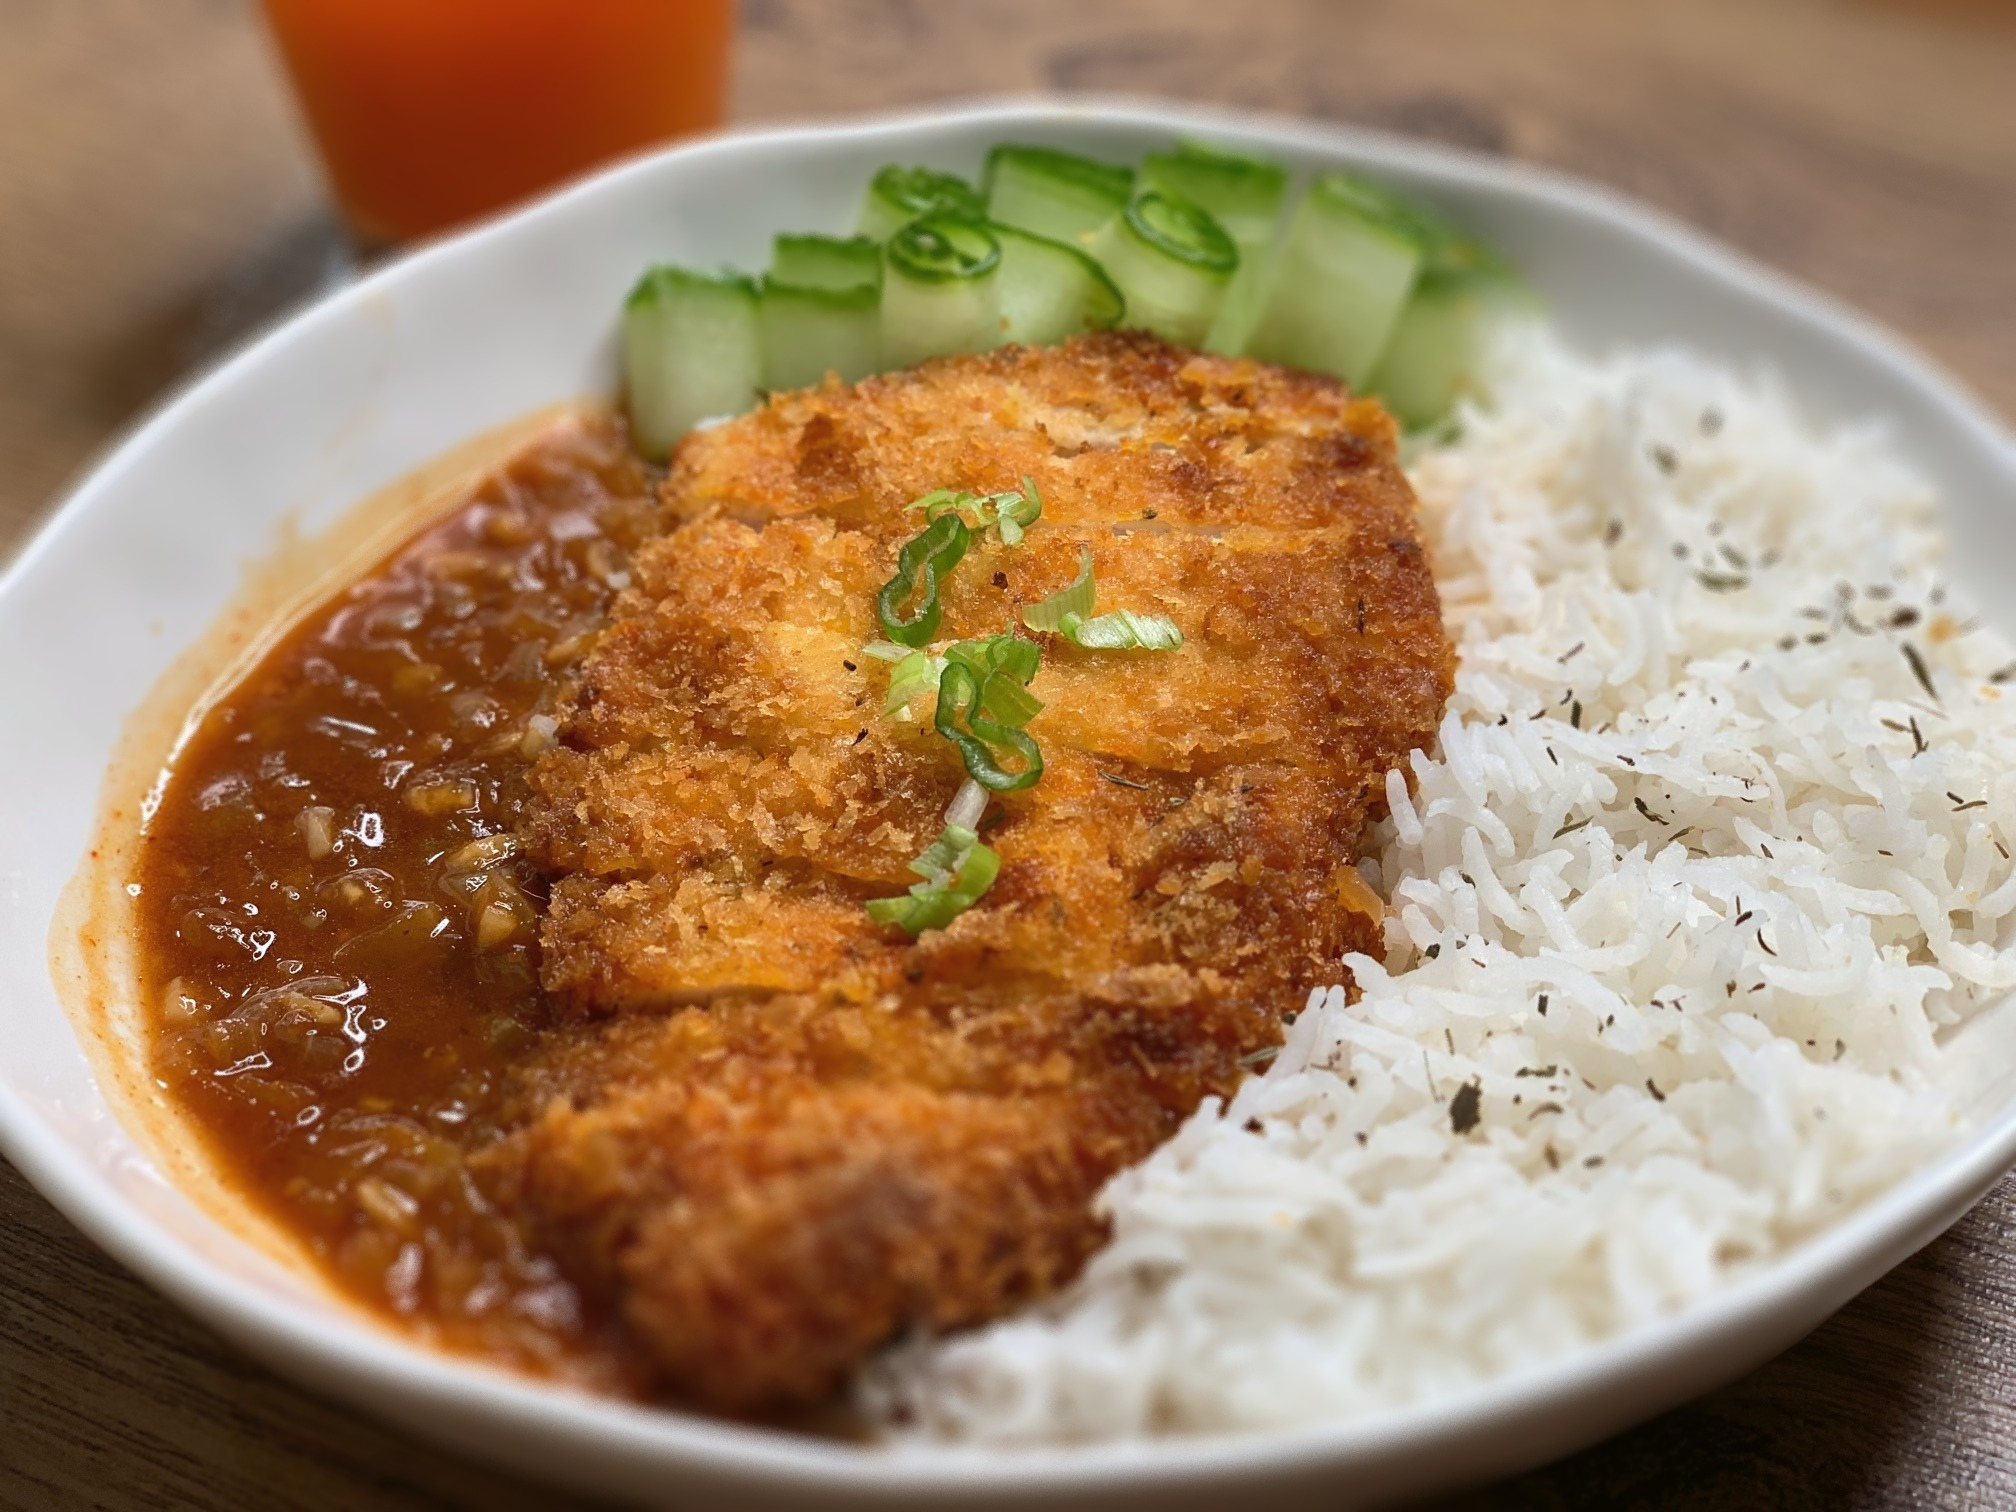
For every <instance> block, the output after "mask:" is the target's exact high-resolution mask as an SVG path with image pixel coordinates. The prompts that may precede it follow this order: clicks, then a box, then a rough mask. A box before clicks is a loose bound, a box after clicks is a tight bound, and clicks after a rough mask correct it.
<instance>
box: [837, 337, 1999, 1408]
mask: <svg viewBox="0 0 2016 1512" xmlns="http://www.w3.org/2000/svg"><path fill="white" fill-rule="evenodd" d="M1494 366H1495V370H1494V375H1493V380H1492V383H1491V389H1492V391H1493V393H1494V394H1495V395H1496V398H1495V400H1494V401H1493V402H1492V403H1491V404H1490V405H1489V406H1488V407H1486V408H1483V409H1481V410H1479V411H1478V412H1476V413H1473V414H1470V415H1469V416H1467V418H1466V422H1465V425H1464V430H1463V439H1462V440H1461V442H1460V443H1459V444H1456V445H1453V446H1449V447H1446V448H1444V449H1442V450H1440V451H1436V452H1431V453H1429V454H1428V455H1426V456H1424V457H1423V458H1422V459H1421V460H1420V462H1419V464H1418V466H1417V467H1416V468H1415V470H1414V480H1415V485H1416V487H1417V489H1418V490H1419V492H1420V495H1421V499H1422V505H1423V509H1424V512H1425V520H1426V528H1427V531H1428V534H1429V538H1430V540H1431V541H1432V543H1433V550H1434V555H1435V561H1436V567H1437V575H1438V578H1439V580H1440V583H1441V587H1442V595H1443V602H1444V605H1445V607H1446V611H1447V616H1448V623H1449V627H1450V631H1451V634H1452V636H1453V637H1454V638H1455V640H1456V642H1457V644H1458V646H1459V648H1460V652H1461V658H1462V660H1461V670H1460V672H1459V675H1458V678H1457V690H1456V696H1455V698H1454V699H1453V700H1452V701H1451V703H1450V705H1449V710H1448V716H1447V719H1446V720H1445V722H1444V724H1443V726H1442V730H1441V740H1440V751H1439V753H1438V754H1437V755H1435V756H1433V757H1430V756H1427V755H1423V754H1421V753H1418V752H1417V753H1416V754H1415V756H1414V758H1413V776H1414V782H1415V792H1414V793H1413V795H1412V796H1411V797H1410V796H1409V793H1408V787H1407V784H1406V782H1405V781H1404V780H1403V779H1402V777H1401V776H1400V774H1398V773H1394V774H1392V775H1391V776H1390V777H1389V779H1388V783H1387V791H1388V793H1389V795H1390V797H1391V801H1392V805H1393V818H1392V820H1391V821H1390V822H1389V823H1387V824H1385V825H1383V826H1381V828H1380V831H1379V832H1378V834H1377V836H1376V837H1375V840H1374V843H1373V845H1372V848H1371V849H1372V854H1373V855H1374V856H1376V857H1377V860H1376V863H1369V862H1368V863H1367V866H1366V871H1367V875H1368V877H1369V878H1370V879H1371V880H1372V881H1374V882H1375V884H1378V885H1379V886H1380V889H1381V891H1382V892H1383V893H1384V894H1385V895H1386V896H1387V897H1388V898H1389V899H1390V912H1389V914H1388V916H1387V921H1386V939H1387V945H1386V960H1385V963H1384V965H1383V966H1382V965H1381V964H1379V963H1376V962H1374V961H1371V960H1369V959H1366V958H1364V957H1351V958H1349V959H1347V960H1346V961H1345V962H1344V964H1345V965H1346V966H1348V968H1349V969H1350V971H1351V973H1352V975H1353V977H1354V978H1355V979H1356V981H1357V983H1358V985H1359V986H1360V988H1362V990H1363V998H1362V1000H1361V1001H1359V1002H1357V1003H1355V1004H1353V1003H1347V1001H1346V995H1345V992H1344V990H1343V989H1342V988H1341V987H1332V988H1330V989H1328V990H1327V991H1318V992H1316V993H1314V994H1312V996H1311V998H1310V1002H1309V1006H1308V1008H1307V1009H1306V1010H1305V1011H1304V1012H1303V1013H1302V1015H1301V1017H1300V1018H1299V1019H1298V1021H1297V1022H1296V1023H1295V1025H1294V1028H1293V1030H1292V1032H1291V1034H1290V1036H1289V1040H1288V1044H1287V1046H1286V1048H1285V1050H1284V1051H1283V1052H1282V1054H1281V1055H1280V1057H1279V1058H1278V1059H1277V1060H1276V1061H1275V1062H1274V1064H1273V1065H1272V1067H1271V1068H1270V1069H1269V1070H1268V1071H1267V1072H1266V1074H1265V1075H1258V1076H1255V1077H1254V1078H1252V1079H1251V1080H1249V1081H1248V1082H1247V1083H1246V1084H1245V1085H1244V1086H1243V1087H1242V1088H1241V1089H1240V1091H1239V1092H1238V1094H1237V1096H1236V1097H1235V1098H1234V1099H1233V1100H1232V1103H1231V1105H1230V1106H1229V1107H1220V1106H1219V1105H1218V1104H1217V1103H1216V1101H1215V1100H1213V1101H1212V1102H1211V1103H1209V1104H1207V1105H1206V1106H1205V1107H1204V1108H1202V1109H1201V1110H1199V1112H1198V1113H1197V1114H1196V1115H1195V1116H1194V1117H1193V1118H1191V1119H1190V1121H1189V1122H1188V1124H1187V1125H1186V1126H1185V1127H1184V1128H1183V1130H1182V1131H1181V1132H1180V1133H1179V1134H1178V1135H1177V1137H1176V1138H1175V1139H1174V1140H1173V1141H1171V1142H1170V1143H1169V1144H1168V1145H1166V1146H1165V1147H1164V1148H1162V1149H1161V1150H1159V1151H1157V1152H1156V1153H1155V1154H1154V1155H1153V1156H1152V1157H1150V1158H1149V1159H1148V1160H1146V1161H1144V1162H1143V1163H1142V1164H1140V1165H1139V1166H1137V1167H1135V1168H1134V1169H1132V1170H1129V1171H1127V1172H1125V1173H1123V1174H1122V1175H1120V1176H1119V1177H1118V1178H1116V1179H1115V1180H1114V1181H1113V1182H1112V1183H1111V1185H1110V1186H1109V1187H1108V1188H1107V1190H1106V1192H1105V1194H1104V1197H1103V1199H1102V1201H1103V1204H1104V1206H1105V1209H1106V1210H1107V1211H1108V1212H1110V1214H1111V1215H1112V1219H1113V1226H1114V1237H1113V1242H1112V1244H1111V1245H1110V1246H1109V1247H1108V1248H1107V1249H1106V1250H1105V1251H1104V1252H1103V1253H1101V1254H1100V1255H1099V1256H1098V1257H1097V1258H1096V1259H1095V1260H1094V1261H1093V1262H1092V1264H1091V1265H1090V1266H1089V1267H1088V1269H1087V1270H1086V1272H1085V1274H1084V1276H1083V1277H1082V1278H1081V1279H1080V1280H1079V1281H1078V1283H1077V1284H1076V1285H1074V1286H1073V1287H1071V1288H1070V1289H1069V1291H1068V1292H1066V1293H1065V1294H1064V1295H1062V1296H1061V1297H1059V1298H1057V1299H1056V1300H1054V1301H1053V1302H1051V1303H1050V1304H1048V1305H1045V1306H1042V1307H1040V1308H1037V1309H1034V1310H1031V1311H1029V1312H1027V1313H1025V1314H1023V1315H1020V1316H1017V1317H1013V1318H1010V1319H1007V1320H1005V1321H1003V1322H1000V1323H997V1324H994V1325H993V1326H991V1327H987V1328H984V1329H980V1330H978V1331H976V1332H973V1333H969V1334H965V1335H960V1336H957V1337H954V1338H950V1339H943V1340H918V1341H913V1342H911V1343H909V1344H907V1345H905V1346H903V1347H901V1348H899V1349H897V1350H896V1351H894V1352H892V1353H891V1354H890V1355H889V1356H888V1357H887V1358H886V1359H885V1360H884V1361H882V1362H881V1363H880V1364H879V1365H878V1366H877V1367H876V1368H875V1369H874V1370H873V1371H872V1372H871V1373H870V1375H869V1376H868V1378H867V1379H866V1380H865V1381H864V1383H863V1386H862V1391H861V1397H862V1400H863V1402H864V1404H865V1405H866V1406H867V1408H868V1409H869V1410H870V1411H871V1412H872V1413H873V1414H874V1415H875V1416H876V1417H877V1418H879V1420H880V1421H881V1422H883V1423H884V1424H885V1425H886V1426H887V1428H888V1431H889V1433H890V1434H891V1435H892V1436H893V1437H894V1438H896V1439H898V1440H903V1439H909V1440H913V1441H915V1440H964V1441H973V1442H991V1443H1046V1442H1071V1441H1089V1440H1115V1439H1127V1438H1136V1437H1141V1436H1146V1435H1154V1434H1167V1433H1200V1432H1224V1431H1236V1430H1241V1429H1251V1428H1257V1427H1262V1426H1265V1427H1280V1426H1284V1425H1292V1424H1296V1423H1304V1422H1309V1421H1312V1420H1334V1419H1338V1418H1341V1417H1347V1416H1350V1415H1352V1414H1357V1413H1363V1412H1366V1411H1369V1410H1372V1409H1377V1408H1386V1407H1392V1406H1397V1405H1401V1404H1405V1403H1408V1402H1414V1401H1419V1400H1421V1399H1423V1398H1426V1397H1430V1396H1433V1395H1436V1394H1438V1393H1446V1392H1448V1391H1450V1390H1452V1389H1456V1388H1460V1387H1463V1386H1466V1385H1470V1384H1473V1383H1477V1382H1480V1381H1483V1380H1486V1379H1488V1378H1490V1377H1493V1376H1498V1375H1502V1374H1504V1373H1506V1372H1508V1371H1511V1370H1513V1369H1516V1368H1519V1367H1523V1366H1527V1365H1530V1364H1532V1363H1533V1362H1536V1361H1539V1360H1542V1359H1545V1358H1547V1357H1550V1356H1556V1355H1559V1354H1562V1353H1564V1352H1566V1351H1570V1350H1574V1349H1576V1348H1579V1347H1582V1346H1585V1345H1587V1344H1588V1343H1590V1342H1591V1341H1594V1340H1597V1339H1600V1338H1603V1337H1605V1336H1607V1335H1611V1334H1615V1333H1617V1332H1619V1331H1620V1330H1625V1329H1629V1328H1632V1327H1634V1326H1636V1325H1640V1324H1643V1323H1645V1322H1647V1321H1649V1320H1652V1319H1654V1318H1657V1317H1659V1316H1661V1315H1663V1314H1668V1313H1671V1312H1673V1311H1674V1310H1675V1309H1677V1308H1681V1307H1684V1306H1685V1305H1686V1304H1687V1303H1689V1302H1690V1301H1692V1300H1694V1299H1696V1298H1698V1297H1700V1296H1702V1295H1703V1294H1704V1293H1706V1292H1709V1291H1711V1290H1713V1289H1715V1288H1716V1287H1719V1286H1722V1285H1724V1284H1726V1283H1727V1282H1728V1281H1729V1280H1730V1279H1731V1278H1732V1277H1734V1276H1737V1275H1739V1274H1741V1273H1743V1272H1744V1271H1746V1270H1750V1269H1753V1268H1755V1267H1757V1266H1758V1265H1760V1264H1762V1263H1764V1262H1766V1261H1767V1260H1768V1259H1769V1258H1770V1257H1772V1256H1773V1255H1776V1254H1778V1253H1780V1252H1781V1251H1783V1250H1784V1249H1785V1248H1786V1247H1787V1246H1789V1245H1792V1244H1794V1243H1796V1242H1798V1241H1799V1240H1800V1239H1801V1238H1803V1237H1805V1236H1807V1235H1810V1234H1812V1233H1813V1232H1814V1231H1815V1230H1817V1229H1819V1228H1822V1227H1824V1226H1825V1225H1827V1224H1829V1223H1831V1222H1833V1221H1835V1220H1836V1219H1838V1218H1839V1217H1840V1216H1841V1215H1842V1214H1844V1213H1846V1212H1847V1211H1849V1210H1850V1209H1852V1208H1854V1207H1855V1206H1856V1205H1857V1204H1859V1203H1863V1202H1866V1201H1867V1200H1868V1199H1869V1198H1870V1197H1871V1196H1872V1195H1873V1194H1875V1193H1878V1192H1880V1191H1882V1190H1883V1189H1884V1188H1885V1187H1886V1186H1888V1185H1889V1184H1891V1183H1892V1182H1895V1181H1896V1180H1897V1179H1898V1178H1899V1177H1901V1176H1903V1175H1905V1174H1906V1173H1907V1172H1909V1171H1911V1170H1912V1169H1913V1168H1915V1167H1917V1166H1919V1165H1920V1164H1922V1163H1923V1162H1924V1161H1925V1160H1926V1159H1927V1158H1928V1157H1930V1156H1931V1155H1932V1154H1934V1153H1935V1152H1936V1151H1938V1150H1939V1149H1940V1148H1942V1147H1943V1146H1945V1145H1947V1144H1949V1143H1950V1142H1952V1141H1953V1139H1954V1138H1955V1136H1956V1135H1957V1134H1958V1133H1959V1132H1960V1131H1961V1130H1962V1128H1963V1127H1964V1119H1963V1117H1962V1115H1961V1113H1960V1111H1959V1109H1958V1108H1957V1107H1956V1106H1955V1105H1954V1104H1953V1102H1952V1101H1951V1100H1950V1099H1949V1098H1948V1097H1947V1096H1946V1095H1945V1094H1944V1093H1943V1092H1942V1091H1941V1090H1940V1085H1939V1082H1938V1080H1937V1079H1936V1077H1935V1075H1934V1071H1935V1057H1936V1053H1937V1044H1936V1040H1937V1037H1938V1036H1940V1035H1941V1033H1942V1032H1943V1031H1945V1030H1946V1029H1948V1028H1949V1027H1950V1026H1952V1025H1954V1024H1956V1023H1958V1022H1959V1021H1961V1020H1962V1019H1964V1018H1966V1017H1967V1016H1968V1015H1969V1014H1970V1013H1972V1012H1974V1011H1975V1010H1976V1009H1978V1008H1979V1007H1980V1006H1981V1005H1982V1004H1984V1003H1985V1002H1987V1001H1989V1000H1990V999H1992V998H1993V997H1995V996H1996V995H1999V994H2000V993H2002V992H2003V991H2004V990H2006V989H2008V988H2009V987H2011V986H2012V985H2016V952H2012V951H2011V950H2010V949H2009V948H2008V946H2007V943H2006V942H2007V938H2008V937H2009V935H2010V934H2011V932H2012V931H2011V926H2016V866H2012V864H2011V861H2010V859H2009V853H2010V852H2011V851H2016V696H2012V697H2009V698H2005V697H2003V696H2002V693H2001V689H2000V688H1999V687H1997V686H1996V685H1995V684H1994V683H1993V682H1992V681H1991V674H1993V673H1995V672H1996V671H1997V670H1998V669H1999V668H2001V667H2002V666H2003V664H2004V663H2005V662H2007V661H2008V660H2009V659H2010V655H2011V653H2010V648H2009V646H2008V645H2007V644H2006V643H2005V642H2003V641H2002V640H2001V639H2000V638H1999V637H1997V636H1996V635H1994V634H1993V633H1990V632H1988V631H1984V630H1980V629H1976V628H1972V627H1971V626H1970V624H1969V623H1967V622H1966V621H1965V618H1964V616H1965V614H1966V611H1965V610H1964V609H1963V608H1961V607H1959V606H1957V605H1956V604H1955V603H1954V602H1953V601H1952V600H1951V599H1950V598H1948V597H1947V596H1946V595H1945V594H1943V593H1942V591H1941V589H1940V588H1939V587H1938V586H1937V584H1936V581H1935V579H1934V576H1933V570H1934V567H1935V565H1936V562H1937V559H1938V556H1939V553H1940V537H1939V533H1938V528H1937V521H1936V518H1935V512H1934V500H1933V498H1932V496H1931V493H1930V491H1929V490H1928V488H1927V487H1926V486H1925V485H1924V483H1922V482H1921V481H1920V480H1919V479H1918V478H1916V477H1914V476H1913V474H1912V473H1911V471H1910V470H1909V469H1908V468H1907V467H1906V466H1905V465H1903V463H1901V462H1900V461H1899V460H1898V458H1897V457H1896V456H1895V455H1894V454H1893V453H1892V451H1891V450H1890V449H1889V448H1888V447H1887V446H1886V444H1885V442H1884V439H1883V437H1882V436H1881V435H1880V434H1878V433H1876V432H1874V431H1872V430H1869V429H1859V430H1858V429H1849V430H1834V431H1823V430H1820V429H1817V428H1815V427H1814V426H1813V425H1812V424H1810V423H1809V422H1808V421H1807V420H1806V419H1805V418H1803V417H1802V416H1801V415H1800V414H1799V412H1798V411H1797V409H1796V408H1795V406H1794V405H1793V403H1792V401H1791V400H1790V398H1789V397H1788V396H1787V395H1785V394H1784V393H1783V392H1781V391H1780V390H1779V389H1778V388H1777V387H1776V386H1775V385H1774V384H1772V383H1770V382H1768V381H1751V380H1746V379H1743V378H1740V377H1738V376H1736V375H1732V374H1730V373H1728V372H1725V371H1721V370H1718V369H1716V368H1713V367H1710V366H1708V365H1706V364H1705V363H1703V362H1701V361H1699V360H1697V359H1694V358H1691V357H1689V356H1687V355H1685V354H1683V353H1679V352H1672V351H1660V352H1652V353H1644V354H1637V355H1630V356H1625V357H1620V358H1617V359H1614V360H1608V361H1600V362H1599V361H1591V360H1588V359H1586V358H1583V357H1580V356H1577V355H1574V354H1571V353H1570V352H1569V351H1567V350H1565V349H1564V348H1563V347H1562V346H1561V345H1560V344H1559V343H1558V342H1557V341H1556V340H1554V339H1553V338H1551V337H1549V336H1547V335H1546V334H1545V333H1543V332H1537V331H1536V332H1530V333H1526V334H1524V335H1523V336H1521V337H1520V338H1519V339H1517V340H1514V341H1512V342H1510V343H1508V344H1507V348H1506V350H1505V351H1503V352H1502V353H1501V354H1500V355H1499V356H1498V358H1497V359H1496V362H1495V365H1494ZM1907 648H1909V650H1910V652H1912V653H1915V654H1916V655H1917V656H1918V657H1919V658H1920V659H1921V660H1920V665H1921V666H1922V667H1923V669H1924V675H1925V677H1926V678H1927V679H1929V680H1930V681H1931V683H1932V684H1933V686H1934V689H1936V696H1935V692H1934V691H1931V690H1928V689H1927V687H1926V686H1925V685H1924V684H1923V682H1921V680H1920V677H1919V675H1918V673H1917V672H1916V671H1915V670H1914V668H1913V665H1912V662H1911V660H1910V657H1909V655H1907ZM2010 692H2011V694H2012V695H2016V684H2012V685H2011V688H2010ZM1578 718H1579V728H1578V727H1577V719H1578ZM1914 730H1915V732H1916V733H1915V734H1914ZM1921 746H1922V749H1921ZM1465 1089H1475V1090H1474V1091H1467V1090H1465Z"/></svg>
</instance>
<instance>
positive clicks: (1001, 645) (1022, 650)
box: [861, 635, 1043, 729]
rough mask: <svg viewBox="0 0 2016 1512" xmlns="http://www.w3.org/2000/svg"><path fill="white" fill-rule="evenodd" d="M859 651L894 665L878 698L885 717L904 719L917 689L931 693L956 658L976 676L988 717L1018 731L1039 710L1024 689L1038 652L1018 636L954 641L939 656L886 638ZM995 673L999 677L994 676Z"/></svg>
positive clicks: (1039, 657)
mask: <svg viewBox="0 0 2016 1512" xmlns="http://www.w3.org/2000/svg"><path fill="white" fill-rule="evenodd" d="M861 654H862V655H864V656H872V657H875V658H876V659H877V660H879V661H888V662H894V663H895V665H894V666H893V667H891V668H890V669H889V692H888V694H887V696H886V697H885V698H884V699H883V700H882V717H883V718H884V719H908V718H909V717H910V704H911V701H912V700H913V699H915V698H916V697H917V695H918V694H920V693H926V692H931V693H935V692H936V691H937V690H938V684H939V682H940V680H941V679H943V677H944V675H945V668H946V666H947V665H948V664H949V663H951V662H955V661H956V662H959V663H960V664H961V665H963V666H965V667H967V668H969V669H970V670H971V671H972V673H973V675H974V676H976V677H978V678H979V679H980V686H981V689H982V693H981V710H982V712H983V713H985V714H987V715H988V716H989V717H991V718H993V719H995V720H998V721H999V722H1000V723H1002V724H1004V725H1012V726H1014V727H1016V728H1017V729H1019V728H1021V727H1022V726H1023V725H1025V724H1027V723H1028V722H1029V721H1030V720H1032V719H1034V718H1035V717H1036V716H1037V715H1038V714H1040V713H1041V712H1042V711H1043V700H1042V699H1040V698H1038V697H1036V696H1035V695H1034V694H1033V693H1030V692H1028V691H1026V690H1027V687H1028V683H1029V679H1030V678H1032V677H1034V676H1035V675H1036V668H1037V666H1038V665H1039V664H1040V663H1041V661H1042V659H1043V653H1042V650H1041V648H1040V647H1038V646H1037V644H1036V642H1034V641H1032V640H1024V639H1023V638H1022V637H1021V636H1019V635H988V636H982V637H981V638H980V639H978V640H965V641H955V642H954V643H953V644H952V645H950V646H947V647H946V648H945V654H944V655H942V656H936V655H933V654H932V653H931V652H929V651H912V650H910V649H908V648H907V647H904V646H898V645H895V644H893V643H891V642H889V641H875V642H872V643H870V644H869V645H866V646H863V647H862V648H861ZM996 672H998V673H1000V674H1001V676H1000V677H998V678H996V677H994V676H993V674H994V673H996Z"/></svg>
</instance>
